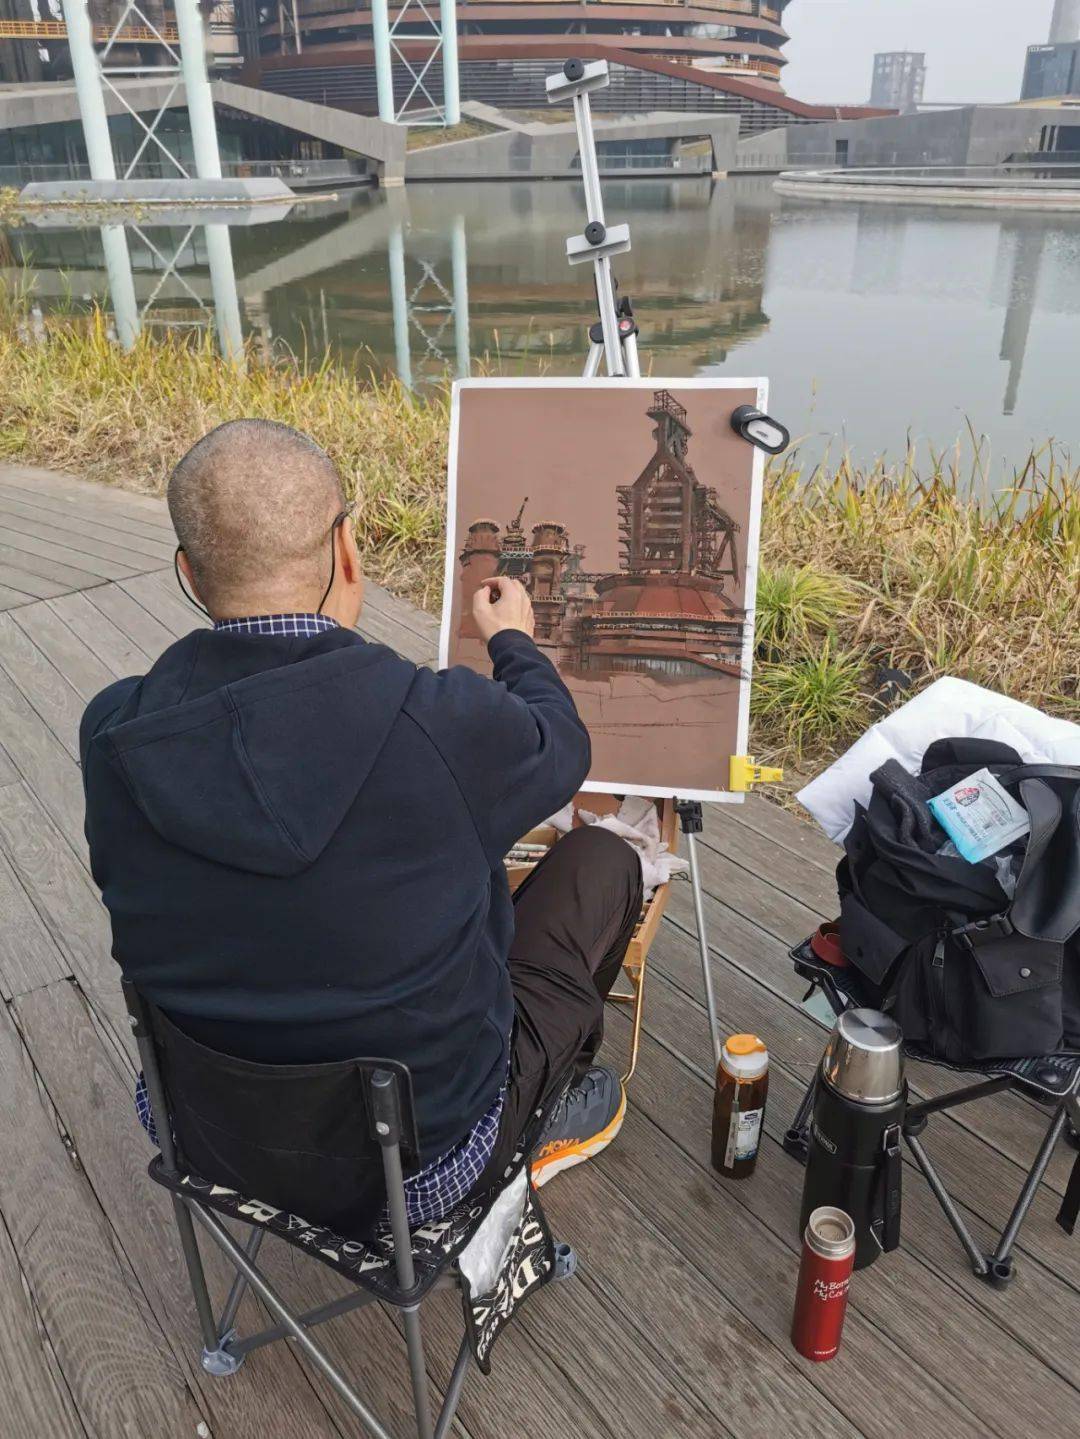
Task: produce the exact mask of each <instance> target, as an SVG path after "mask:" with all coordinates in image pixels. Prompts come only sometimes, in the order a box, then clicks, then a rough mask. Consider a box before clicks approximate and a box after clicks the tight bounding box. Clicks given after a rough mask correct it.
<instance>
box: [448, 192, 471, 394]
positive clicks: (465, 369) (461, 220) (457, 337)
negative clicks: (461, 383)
mask: <svg viewBox="0 0 1080 1439" xmlns="http://www.w3.org/2000/svg"><path fill="white" fill-rule="evenodd" d="M450 288H451V290H452V291H453V296H454V349H455V351H456V354H457V372H458V379H459V380H467V379H468V378H469V369H470V367H471V362H472V354H471V347H470V344H469V262H468V250H467V242H466V237H465V216H464V215H455V216H454V226H453V229H452V230H451V231H450Z"/></svg>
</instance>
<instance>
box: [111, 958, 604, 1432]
mask: <svg viewBox="0 0 1080 1439" xmlns="http://www.w3.org/2000/svg"><path fill="white" fill-rule="evenodd" d="M124 997H125V1000H126V1002H127V1006H128V1012H129V1014H130V1016H131V1025H132V1029H133V1031H134V1034H135V1039H136V1042H137V1045H138V1050H139V1058H140V1061H141V1063H142V1067H143V1075H144V1077H145V1080H146V1086H147V1091H148V1094H149V1098H150V1103H151V1106H152V1112H153V1117H154V1126H155V1129H156V1136H157V1143H158V1147H159V1150H160V1153H159V1154H158V1155H157V1156H156V1157H155V1158H154V1159H153V1160H152V1161H151V1163H150V1166H149V1174H150V1177H151V1178H152V1179H153V1180H155V1181H156V1182H157V1183H158V1184H161V1185H162V1186H163V1187H164V1188H166V1189H168V1190H169V1191H170V1193H171V1196H172V1204H173V1212H174V1215H175V1218H176V1226H177V1229H178V1230H179V1234H180V1244H181V1248H182V1251H183V1255H184V1260H185V1263H186V1265H187V1271H188V1275H189V1278H190V1280H191V1287H192V1292H193V1294H194V1299H195V1307H196V1311H197V1313H198V1318H199V1327H200V1329H201V1333H202V1345H203V1348H202V1357H201V1362H202V1367H203V1369H204V1370H205V1371H206V1372H207V1373H208V1374H213V1375H217V1376H225V1375H231V1374H235V1373H236V1371H237V1370H238V1369H239V1368H240V1366H241V1364H242V1363H243V1362H244V1359H245V1358H246V1356H247V1355H248V1354H250V1353H251V1352H252V1351H253V1350H255V1349H259V1348H261V1347H262V1346H263V1345H264V1344H270V1343H272V1342H274V1341H275V1340H279V1339H293V1340H295V1341H296V1343H297V1344H298V1345H299V1347H300V1348H301V1350H302V1351H303V1352H304V1354H305V1355H306V1356H307V1358H308V1359H309V1360H310V1361H311V1363H312V1364H313V1365H314V1366H315V1368H316V1369H318V1370H319V1371H320V1373H321V1374H322V1375H323V1376H324V1378H325V1379H326V1380H327V1381H328V1382H329V1383H330V1385H331V1386H332V1387H333V1388H334V1389H335V1390H336V1391H337V1393H338V1395H339V1396H340V1397H341V1399H342V1400H343V1401H344V1402H345V1404H346V1405H347V1406H348V1408H349V1409H350V1410H351V1411H352V1412H353V1413H354V1414H355V1415H356V1416H357V1418H358V1419H359V1420H360V1421H361V1422H362V1423H363V1424H364V1425H365V1426H366V1428H367V1430H368V1432H369V1433H371V1434H372V1435H374V1436H376V1439H390V1433H389V1430H388V1429H387V1428H386V1427H385V1425H384V1424H383V1423H382V1422H381V1421H380V1419H379V1418H378V1417H377V1416H376V1415H375V1414H374V1413H373V1412H372V1410H371V1409H370V1408H369V1407H368V1405H367V1404H365V1402H364V1401H363V1399H361V1398H360V1396H359V1395H358V1394H357V1393H356V1391H355V1389H354V1388H353V1387H352V1385H351V1384H350V1383H349V1381H348V1380H347V1379H346V1378H345V1376H344V1375H343V1374H342V1373H341V1371H340V1370H339V1369H338V1368H337V1366H336V1365H335V1364H334V1363H333V1362H332V1361H331V1360H330V1359H329V1358H328V1357H327V1356H326V1354H325V1353H324V1352H323V1350H322V1349H321V1348H319V1346H318V1345H317V1344H316V1343H315V1341H314V1339H313V1338H312V1336H311V1330H313V1329H314V1328H315V1327H316V1326H317V1325H319V1324H323V1323H325V1322H326V1321H327V1320H329V1319H333V1318H336V1317H337V1316H339V1315H342V1314H347V1313H349V1312H350V1311H352V1310H354V1309H360V1308H362V1307H364V1306H366V1305H369V1304H372V1303H381V1304H384V1305H388V1306H390V1307H392V1308H394V1309H397V1310H399V1311H400V1313H401V1316H402V1320H403V1327H404V1332H405V1334H404V1337H405V1347H406V1354H407V1359H408V1369H409V1376H410V1382H411V1387H412V1397H413V1407H414V1412H415V1418H416V1432H417V1435H418V1436H419V1439H443V1436H444V1435H446V1434H447V1433H448V1432H449V1429H450V1425H451V1424H452V1423H453V1419H454V1415H455V1413H456V1411H457V1407H458V1402H459V1400H460V1398H461V1392H462V1389H463V1387H464V1383H465V1379H466V1375H467V1371H468V1368H469V1360H470V1357H471V1358H475V1360H476V1362H477V1364H478V1366H479V1367H480V1369H481V1371H482V1372H483V1373H485V1374H486V1373H488V1372H489V1369H490V1356H491V1350H492V1346H493V1344H494V1342H495V1340H496V1339H497V1337H498V1335H499V1334H500V1332H501V1331H502V1329H503V1328H504V1327H505V1325H506V1324H507V1322H508V1321H509V1319H510V1317H511V1316H512V1314H513V1312H514V1311H515V1310H516V1308H517V1307H518V1305H519V1304H520V1303H521V1302H522V1300H523V1299H525V1298H526V1297H527V1296H528V1295H530V1294H532V1293H534V1292H535V1291H536V1290H537V1289H539V1288H540V1287H541V1286H542V1285H543V1284H545V1283H547V1282H548V1281H549V1280H552V1279H563V1278H566V1277H568V1276H569V1275H570V1274H572V1273H573V1271H574V1268H575V1266H576V1257H575V1255H574V1252H573V1250H571V1249H570V1248H569V1247H568V1246H566V1245H557V1244H556V1243H555V1242H554V1240H553V1239H552V1236H551V1232H550V1230H549V1229H548V1226H547V1221H546V1219H545V1217H544V1214H543V1210H542V1209H541V1207H540V1203H539V1200H538V1197H537V1195H536V1192H535V1191H534V1190H533V1188H532V1185H531V1182H530V1181H529V1178H528V1174H527V1171H526V1164H527V1160H528V1155H529V1153H530V1152H531V1149H532V1146H533V1144H534V1142H535V1139H536V1137H537V1136H538V1134H539V1132H540V1129H541V1128H542V1125H543V1121H544V1118H545V1116H544V1114H543V1112H542V1111H537V1113H536V1114H535V1115H534V1116H533V1119H532V1122H531V1123H530V1126H529V1132H528V1134H527V1135H526V1136H525V1137H524V1138H523V1140H522V1143H521V1144H520V1145H519V1147H518V1152H517V1154H516V1155H515V1156H514V1158H513V1160H512V1161H511V1163H510V1164H509V1165H508V1167H507V1169H506V1171H505V1172H504V1174H503V1176H502V1178H501V1180H500V1182H499V1183H498V1184H497V1185H496V1186H495V1188H494V1189H493V1190H492V1191H490V1192H489V1193H487V1194H486V1195H483V1196H479V1197H470V1198H467V1199H466V1200H464V1201H463V1202H462V1203H461V1204H459V1205H458V1206H457V1207H456V1208H455V1209H454V1210H452V1211H451V1212H450V1213H449V1214H447V1215H446V1216H445V1217H444V1218H443V1219H440V1220H438V1221H434V1222H431V1223H428V1224H424V1225H421V1226H420V1227H419V1228H417V1229H414V1230H413V1231H412V1232H411V1233H410V1231H409V1225H408V1221H407V1211H406V1197H405V1188H404V1167H405V1161H406V1160H407V1159H409V1158H410V1157H413V1158H414V1157H415V1155H416V1153H417V1144H416V1124H415V1118H414V1114H413V1104H412V1084H411V1079H410V1076H409V1072H408V1070H407V1069H406V1068H405V1067H404V1066H403V1065H401V1064H398V1063H396V1062H394V1061H388V1060H379V1059H358V1060H350V1061H345V1062H343V1063H341V1064H332V1065H319V1066H282V1065H258V1064H251V1063H248V1062H246V1061H239V1060H235V1059H232V1058H230V1057H229V1056H223V1055H218V1054H215V1052H214V1051H212V1050H207V1049H205V1047H204V1046H202V1045H198V1044H196V1043H195V1041H193V1040H190V1039H188V1038H187V1037H186V1036H184V1035H182V1033H181V1031H179V1030H178V1029H176V1027H175V1026H174V1025H172V1024H171V1023H170V1022H169V1021H168V1019H167V1017H166V1016H165V1015H163V1014H162V1012H161V1011H160V1010H157V1009H156V1008H155V1007H154V1006H153V1005H151V1004H150V1003H148V1002H147V1001H146V1000H144V999H143V998H142V996H141V995H140V994H139V993H138V991H137V990H136V989H135V987H134V986H133V985H132V984H130V983H128V982H125V983H124ZM312 1070H317V1071H318V1077H319V1079H320V1082H321V1081H323V1080H327V1079H329V1080H330V1081H333V1082H334V1083H337V1082H339V1081H340V1082H341V1084H342V1085H344V1086H345V1087H347V1088H349V1087H351V1092H352V1093H354V1094H356V1093H359V1094H361V1095H362V1097H363V1101H362V1102H363V1106H364V1112H362V1114H361V1121H360V1124H359V1126H358V1135H357V1138H358V1147H357V1155H358V1157H359V1161H360V1164H361V1168H362V1169H364V1166H367V1161H370V1165H369V1166H367V1168H366V1169H364V1173H363V1182H362V1183H361V1186H360V1188H361V1190H362V1191H363V1192H364V1193H365V1194H366V1196H367V1198H368V1200H369V1201H370V1205H371V1207H372V1212H373V1213H374V1214H375V1215H376V1216H377V1217H376V1221H375V1224H374V1227H373V1230H372V1233H371V1237H368V1238H365V1237H357V1236H356V1235H351V1236H350V1235H349V1234H342V1233H340V1232H337V1231H336V1230H335V1229H333V1228H330V1227H328V1226H327V1225H325V1224H321V1223H318V1222H312V1221H309V1220H307V1219H305V1218H303V1217H302V1216H301V1215H299V1214H296V1213H293V1212H291V1211H290V1210H289V1209H288V1208H287V1207H283V1206H282V1205H281V1204H277V1205H275V1204H273V1203H267V1202H264V1201H263V1200H261V1199H257V1198H251V1197H248V1196H247V1195H245V1194H244V1193H242V1192H241V1191H240V1190H239V1189H237V1188H235V1187H232V1186H231V1185H229V1184H226V1183H220V1182H216V1181H215V1179H214V1177H212V1176H210V1175H203V1174H199V1173H198V1172H196V1171H195V1170H194V1169H193V1168H192V1167H191V1166H190V1164H189V1163H188V1162H187V1156H186V1155H185V1152H184V1145H185V1128H187V1130H188V1135H189V1136H195V1142H196V1145H197V1143H198V1139H197V1135H198V1123H199V1120H198V1117H196V1119H195V1121H194V1126H192V1119H191V1116H192V1115H193V1114H194V1113H195V1111H194V1109H193V1108H192V1107H191V1106H190V1105H188V1103H187V1100H186V1098H184V1097H183V1091H182V1089H181V1088H180V1087H179V1085H180V1080H181V1078H182V1080H183V1082H184V1083H185V1084H187V1085H189V1086H191V1085H192V1084H194V1086H195V1092H196V1093H197V1094H201V1098H202V1099H203V1101H204V1102H205V1099H206V1097H207V1096H210V1095H215V1094H220V1093H221V1085H222V1082H223V1075H224V1076H225V1077H226V1082H227V1076H228V1074H230V1073H231V1074H233V1075H238V1076H239V1080H240V1086H239V1087H240V1088H241V1089H243V1087H244V1086H245V1085H247V1086H248V1089H249V1097H250V1096H252V1095H255V1094H257V1093H258V1092H259V1091H258V1084H260V1083H262V1082H264V1081H266V1082H270V1083H272V1084H273V1085H274V1086H275V1090H274V1093H275V1095H276V1096H278V1097H281V1096H283V1095H284V1096H286V1097H288V1096H290V1095H291V1094H294V1093H299V1092H300V1091H299V1090H297V1089H296V1085H299V1084H302V1083H303V1082H304V1079H305V1077H306V1076H308V1075H310V1072H311V1071H312ZM294 1072H296V1073H297V1074H298V1076H299V1077H298V1078H297V1079H296V1081H295V1084H294V1082H293V1078H292V1075H293V1073H294ZM190 1092H191V1090H190V1087H189V1090H188V1093H189V1094H190ZM262 1093H263V1095H264V1097H265V1091H263V1092H262ZM225 1098H226V1097H225V1096H223V1100H225ZM170 1099H172V1100H173V1101H177V1100H181V1103H180V1104H179V1105H178V1104H176V1103H170ZM223 1107H224V1108H225V1109H226V1110H228V1104H227V1100H226V1102H225V1103H224V1104H223ZM242 1112H243V1103H241V1105H240V1107H239V1108H233V1109H232V1110H231V1111H229V1112H228V1115H227V1119H228V1120H231V1121H235V1119H236V1116H237V1114H242ZM249 1113H254V1110H249ZM323 1117H324V1118H325V1116H323ZM312 1119H313V1125H314V1126H316V1129H315V1132H318V1131H317V1125H318V1122H319V1115H318V1114H314V1115H313V1116H312ZM210 1127H211V1130H213V1131H214V1133H215V1135H216V1136H217V1137H222V1136H224V1134H225V1132H224V1131H220V1132H219V1131H218V1130H217V1127H216V1125H213V1124H211V1126H210ZM222 1153H223V1155H224V1154H225V1150H224V1149H223V1150H222ZM229 1163H230V1162H229V1161H228V1160H227V1159H223V1164H224V1167H225V1168H229ZM358 1172H359V1171H358ZM515 1186H516V1188H517V1189H520V1191H521V1205H520V1208H519V1207H518V1206H517V1195H516V1192H515V1193H514V1194H511V1193H510V1191H511V1189H512V1188H514V1187H515ZM287 1187H288V1185H287V1181H286V1188H287ZM503 1198H508V1199H510V1200H511V1201H512V1202H511V1203H510V1204H509V1205H507V1204H506V1203H505V1202H504V1203H502V1204H499V1206H498V1208H497V1209H496V1210H495V1212H493V1207H494V1206H496V1204H497V1202H498V1201H499V1200H500V1199H503ZM508 1216H509V1217H508ZM223 1218H224V1219H229V1220H233V1221H236V1222H238V1223H240V1224H243V1225H246V1226H248V1228H249V1230H250V1232H249V1234H248V1237H247V1240H246V1243H244V1244H241V1243H239V1242H238V1240H237V1239H236V1238H235V1237H234V1236H233V1234H232V1233H230V1231H229V1229H228V1228H227V1227H226V1225H225V1224H224V1223H223V1222H222V1220H223ZM196 1224H197V1225H198V1226H199V1227H200V1228H201V1229H202V1230H204V1231H205V1233H206V1234H208V1235H209V1236H210V1238H211V1239H212V1240H213V1241H214V1243H215V1244H216V1245H217V1247H218V1248H219V1249H220V1250H221V1252H222V1253H223V1254H224V1255H225V1257H226V1259H227V1260H228V1261H229V1263H230V1264H231V1265H232V1267H233V1269H235V1271H236V1276H235V1278H234V1280H233V1283H232V1286H231V1288H230V1289H229V1292H228V1295H227V1296H226V1299H225V1302H224V1305H223V1307H222V1309H221V1312H220V1314H219V1315H217V1316H215V1313H214V1309H213V1306H212V1304H211V1299H210V1294H209V1291H208V1288H207V1283H206V1276H205V1273H204V1271H203V1265H202V1259H201V1256H200V1252H199V1245H198V1241H197V1238H196V1233H195V1225H196ZM488 1225H490V1226H492V1227H493V1228H494V1230H495V1233H496V1235H497V1236H499V1238H500V1239H501V1238H502V1236H505V1246H506V1247H505V1249H504V1250H503V1260H502V1264H501V1267H500V1269H499V1272H498V1275H497V1277H496V1279H495V1281H494V1283H493V1285H492V1287H491V1289H490V1290H488V1291H486V1292H484V1293H478V1294H474V1293H472V1291H471V1287H470V1284H469V1280H468V1278H467V1275H466V1273H465V1272H464V1271H463V1269H462V1267H461V1263H460V1262H459V1260H461V1258H462V1256H463V1255H465V1257H466V1258H467V1257H468V1255H467V1250H468V1247H469V1245H470V1244H471V1242H472V1241H473V1240H474V1239H475V1238H476V1237H477V1235H478V1233H480V1232H481V1231H482V1230H484V1229H485V1226H488ZM267 1234H270V1235H273V1236H274V1237H276V1238H278V1239H281V1240H284V1242H285V1243H287V1244H290V1245H293V1246H294V1247H295V1248H297V1249H300V1250H302V1251H304V1252H305V1253H307V1254H308V1255H309V1256H310V1257H311V1258H312V1259H315V1260H317V1261H319V1262H320V1263H322V1264H326V1265H327V1266H328V1267H329V1268H331V1269H334V1270H336V1271H337V1272H338V1273H339V1274H342V1275H344V1276H345V1277H346V1278H347V1279H349V1280H350V1281H352V1283H353V1284H355V1285H356V1289H355V1291H354V1292H353V1293H350V1294H348V1295H346V1296H344V1297H342V1298H339V1299H335V1300H332V1301H330V1302H328V1303H326V1304H322V1305H319V1306H317V1307H316V1308H313V1309H308V1310H306V1311H304V1312H300V1313H294V1312H293V1311H292V1310H291V1309H290V1308H289V1306H288V1305H287V1304H286V1302H285V1300H284V1299H283V1298H282V1297H281V1295H280V1294H279V1293H278V1291H277V1290H276V1289H275V1288H274V1286H273V1285H272V1284H271V1283H270V1281H269V1280H268V1279H267V1277H266V1275H265V1274H264V1273H263V1272H262V1270H260V1269H259V1268H258V1267H257V1265H256V1262H255V1261H256V1258H257V1257H258V1254H259V1250H260V1248H261V1246H262V1243H263V1240H264V1239H265V1237H266V1236H267ZM483 1237H487V1235H484V1236H482V1238H483ZM496 1252H498V1251H496ZM462 1262H464V1261H462ZM470 1267H471V1266H470ZM474 1272H475V1271H474ZM249 1286H250V1288H251V1289H252V1290H253V1291H254V1292H255V1294H256V1295H258V1297H259V1298H260V1299H261V1300H262V1302H263V1304H264V1305H265V1306H266V1308H267V1309H268V1310H269V1311H270V1315H271V1316H272V1319H273V1323H271V1324H270V1325H269V1326H268V1327H267V1328H265V1329H262V1330H260V1331H259V1332H258V1333H256V1334H250V1335H246V1336H244V1337H240V1336H239V1335H238V1334H237V1331H236V1329H235V1327H234V1325H235V1320H236V1316H237V1313H238V1311H239V1308H240V1303H241V1300H242V1299H243V1297H244V1294H245V1292H246V1290H247V1289H248V1287H249ZM445 1288H456V1289H458V1290H459V1291H460V1293H461V1295H462V1300H463V1308H464V1317H465V1326H464V1327H465V1333H464V1336H463V1338H462V1341H461V1344H460V1347H459V1349H458V1353H457V1359H456V1361H455V1364H454V1367H453V1371H452V1373H451V1376H450V1382H449V1384H448V1386H447V1389H446V1393H445V1395H444V1398H443V1402H442V1405H441V1407H440V1409H439V1413H438V1415H437V1417H436V1418H435V1419H434V1421H433V1419H432V1414H431V1404H430V1399H429V1393H428V1380H427V1372H426V1368H425V1362H424V1345H423V1338H422V1334H421V1324H420V1306H421V1303H422V1301H423V1300H424V1299H425V1298H426V1297H427V1296H428V1295H429V1294H431V1293H433V1292H434V1291H435V1290H437V1289H445Z"/></svg>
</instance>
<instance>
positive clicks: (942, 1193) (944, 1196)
mask: <svg viewBox="0 0 1080 1439" xmlns="http://www.w3.org/2000/svg"><path fill="white" fill-rule="evenodd" d="M904 1138H905V1139H906V1140H907V1145H908V1148H909V1149H910V1150H911V1152H912V1154H913V1155H914V1156H915V1163H916V1164H917V1165H918V1166H919V1168H920V1169H921V1170H922V1172H923V1177H924V1178H925V1180H926V1182H927V1184H929V1186H930V1188H931V1190H932V1191H933V1195H934V1198H935V1199H936V1200H937V1202H938V1203H939V1204H940V1205H941V1208H942V1210H943V1212H944V1214H945V1218H946V1219H947V1220H948V1221H949V1223H950V1224H951V1225H952V1227H953V1232H954V1233H955V1234H956V1237H957V1239H959V1241H960V1243H961V1244H962V1245H963V1246H964V1252H965V1254H966V1255H967V1257H968V1259H969V1260H970V1261H971V1268H972V1270H973V1272H974V1273H975V1274H977V1275H978V1277H979V1278H980V1279H986V1278H988V1277H989V1273H990V1266H989V1264H988V1263H987V1262H986V1256H985V1255H984V1254H983V1252H982V1250H981V1249H980V1248H979V1246H978V1245H977V1244H976V1243H975V1238H974V1235H973V1234H972V1232H971V1230H970V1229H969V1228H968V1227H967V1224H966V1223H965V1222H964V1216H963V1215H962V1214H961V1213H960V1211H959V1209H957V1207H956V1205H955V1204H954V1203H953V1199H952V1195H951V1194H950V1193H949V1191H948V1190H947V1189H946V1188H945V1186H944V1184H942V1182H941V1179H940V1178H939V1177H938V1172H937V1170H936V1169H935V1168H934V1166H933V1164H932V1163H931V1161H930V1156H929V1155H928V1154H927V1152H926V1150H925V1149H924V1148H923V1147H922V1143H921V1141H920V1140H919V1139H918V1138H917V1137H916V1136H915V1135H914V1134H905V1135H904Z"/></svg>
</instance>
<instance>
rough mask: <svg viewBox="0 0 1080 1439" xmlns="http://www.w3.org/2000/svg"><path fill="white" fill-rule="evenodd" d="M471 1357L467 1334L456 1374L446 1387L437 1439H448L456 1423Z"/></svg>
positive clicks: (455, 1366) (462, 1342)
mask: <svg viewBox="0 0 1080 1439" xmlns="http://www.w3.org/2000/svg"><path fill="white" fill-rule="evenodd" d="M471 1357H472V1350H471V1349H470V1347H469V1336H468V1335H467V1334H466V1336H465V1338H464V1339H463V1340H462V1341H461V1348H460V1349H459V1350H458V1354H457V1359H456V1361H455V1363H454V1372H453V1373H452V1374H451V1375H450V1383H449V1384H448V1385H447V1386H446V1394H445V1395H444V1396H443V1405H442V1409H441V1411H440V1413H439V1419H438V1423H437V1424H436V1425H435V1439H446V1435H447V1434H448V1433H449V1432H450V1425H451V1424H453V1422H454V1415H455V1414H456V1413H457V1407H458V1402H459V1401H460V1399H461V1391H462V1389H463V1388H464V1387H465V1376H466V1375H467V1374H468V1372H469V1360H470V1358H471Z"/></svg>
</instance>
